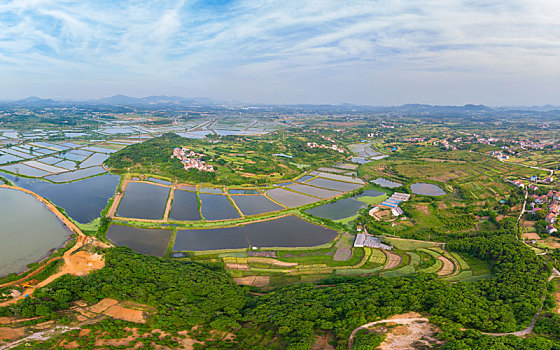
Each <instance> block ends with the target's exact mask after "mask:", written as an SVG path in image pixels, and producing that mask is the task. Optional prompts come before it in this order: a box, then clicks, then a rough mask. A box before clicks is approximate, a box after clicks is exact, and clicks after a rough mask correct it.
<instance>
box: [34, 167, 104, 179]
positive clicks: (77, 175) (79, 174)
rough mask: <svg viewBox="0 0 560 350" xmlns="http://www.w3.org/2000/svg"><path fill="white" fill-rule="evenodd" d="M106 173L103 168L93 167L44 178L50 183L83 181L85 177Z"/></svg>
mask: <svg viewBox="0 0 560 350" xmlns="http://www.w3.org/2000/svg"><path fill="white" fill-rule="evenodd" d="M106 172H107V170H105V169H104V168H103V167H101V166H94V167H91V168H85V169H80V170H76V171H71V172H67V173H62V174H56V175H50V176H45V179H48V180H50V181H52V182H69V181H76V180H80V179H85V178H86V177H90V176H95V175H99V174H103V173H106Z"/></svg>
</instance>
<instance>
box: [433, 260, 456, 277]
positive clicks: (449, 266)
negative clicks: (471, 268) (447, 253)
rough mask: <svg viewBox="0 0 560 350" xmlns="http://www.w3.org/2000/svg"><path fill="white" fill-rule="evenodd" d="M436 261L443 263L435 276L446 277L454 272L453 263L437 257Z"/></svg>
mask: <svg viewBox="0 0 560 350" xmlns="http://www.w3.org/2000/svg"><path fill="white" fill-rule="evenodd" d="M438 260H440V261H441V262H442V263H443V266H442V267H441V269H440V270H439V271H438V272H437V274H438V275H439V276H447V275H451V274H452V273H453V271H454V270H455V265H454V264H453V262H452V261H451V260H449V259H447V258H446V257H444V256H441V255H440V256H438Z"/></svg>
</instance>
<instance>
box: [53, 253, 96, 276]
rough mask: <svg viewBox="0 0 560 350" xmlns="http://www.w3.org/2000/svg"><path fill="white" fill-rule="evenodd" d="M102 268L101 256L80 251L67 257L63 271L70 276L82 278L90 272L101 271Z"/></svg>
mask: <svg viewBox="0 0 560 350" xmlns="http://www.w3.org/2000/svg"><path fill="white" fill-rule="evenodd" d="M104 266H105V261H104V260H103V255H100V254H97V253H94V254H92V253H89V252H87V251H84V250H82V251H79V252H77V253H76V254H74V255H71V256H70V257H69V260H68V261H67V263H66V264H65V265H64V267H63V270H64V271H65V273H68V274H71V275H75V276H84V275H87V274H88V273H90V272H91V271H94V270H99V269H102V268H103V267H104Z"/></svg>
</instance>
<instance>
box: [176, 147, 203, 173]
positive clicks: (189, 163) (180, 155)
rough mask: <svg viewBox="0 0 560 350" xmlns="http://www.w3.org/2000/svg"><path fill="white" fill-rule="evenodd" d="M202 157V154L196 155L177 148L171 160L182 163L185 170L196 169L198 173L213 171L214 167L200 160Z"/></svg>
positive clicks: (187, 150) (183, 148)
mask: <svg viewBox="0 0 560 350" xmlns="http://www.w3.org/2000/svg"><path fill="white" fill-rule="evenodd" d="M202 157H204V154H202V153H196V152H194V151H192V150H189V149H188V148H186V147H177V148H175V149H174V150H173V154H172V155H171V158H177V159H179V160H180V161H181V163H183V167H184V168H185V170H189V169H197V170H200V171H209V172H212V171H214V167H213V166H212V165H210V164H208V163H206V162H205V161H203V160H201V158H202Z"/></svg>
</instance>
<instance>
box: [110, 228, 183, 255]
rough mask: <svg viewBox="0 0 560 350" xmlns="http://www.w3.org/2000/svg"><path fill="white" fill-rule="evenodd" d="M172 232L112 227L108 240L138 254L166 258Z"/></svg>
mask: <svg viewBox="0 0 560 350" xmlns="http://www.w3.org/2000/svg"><path fill="white" fill-rule="evenodd" d="M172 234H173V231H172V230H165V229H151V228H139V227H129V226H121V225H111V226H110V227H109V230H107V235H106V236H107V238H108V239H109V240H110V241H111V242H113V243H115V244H116V245H124V246H127V247H129V248H130V249H132V250H134V251H135V252H137V253H141V254H147V255H153V256H164V255H165V252H166V251H167V245H168V244H169V240H171V235H172Z"/></svg>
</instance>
